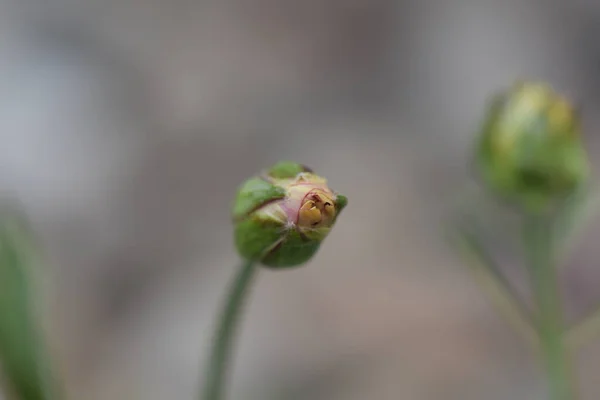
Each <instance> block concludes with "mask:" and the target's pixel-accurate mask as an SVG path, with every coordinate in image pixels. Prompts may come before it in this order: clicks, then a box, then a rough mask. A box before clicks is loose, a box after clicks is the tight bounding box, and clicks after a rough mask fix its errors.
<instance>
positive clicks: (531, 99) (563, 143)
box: [477, 83, 589, 212]
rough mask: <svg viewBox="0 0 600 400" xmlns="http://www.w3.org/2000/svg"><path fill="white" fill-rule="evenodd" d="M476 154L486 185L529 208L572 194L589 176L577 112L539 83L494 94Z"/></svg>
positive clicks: (537, 208) (543, 206)
mask: <svg viewBox="0 0 600 400" xmlns="http://www.w3.org/2000/svg"><path fill="white" fill-rule="evenodd" d="M477 156H478V166H479V169H480V172H481V173H482V176H483V179H484V181H485V183H486V184H487V185H488V186H489V187H490V188H491V189H492V190H493V191H495V192H496V193H497V194H499V195H500V196H502V197H504V198H508V199H510V200H511V201H516V202H517V203H519V204H520V205H521V206H522V207H524V208H525V209H526V210H528V211H531V212H540V211H543V210H545V209H547V208H548V207H549V206H551V205H552V204H555V203H556V201H560V200H561V199H564V198H565V197H567V196H568V195H570V194H572V193H573V192H574V191H575V190H576V188H577V187H579V186H580V185H581V184H582V183H585V182H586V180H587V178H588V175H589V165H588V159H587V155H586V152H585V149H584V147H583V143H582V140H581V127H580V121H579V117H578V115H577V112H576V111H575V110H574V108H573V107H572V106H571V104H570V103H569V102H568V101H567V100H566V99H565V98H563V97H562V96H560V95H559V94H557V93H556V92H555V91H553V89H552V88H550V87H548V86H546V85H544V84H540V83H519V84H517V85H515V86H514V87H512V88H511V89H510V90H508V91H506V92H504V93H501V94H500V95H497V96H496V97H495V98H494V100H493V102H492V104H491V106H490V108H489V109H488V111H487V115H486V119H485V122H484V125H483V128H482V131H481V136H480V141H479V148H478V153H477Z"/></svg>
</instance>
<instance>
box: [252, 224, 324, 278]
mask: <svg viewBox="0 0 600 400" xmlns="http://www.w3.org/2000/svg"><path fill="white" fill-rule="evenodd" d="M320 246H321V242H320V241H317V240H309V239H306V238H305V237H302V236H301V235H300V233H299V232H297V231H295V230H291V231H289V232H288V233H287V235H286V237H285V239H284V240H283V241H282V242H281V243H280V244H279V245H278V246H277V247H275V248H274V249H273V250H271V251H270V252H269V253H268V254H267V255H266V256H265V257H264V258H263V259H262V261H261V262H262V264H263V265H264V266H265V267H268V268H271V269H279V268H292V267H296V266H299V265H302V264H304V263H306V262H307V261H308V260H310V259H311V258H312V257H313V256H314V255H315V253H316V252H317V251H318V250H319V247H320Z"/></svg>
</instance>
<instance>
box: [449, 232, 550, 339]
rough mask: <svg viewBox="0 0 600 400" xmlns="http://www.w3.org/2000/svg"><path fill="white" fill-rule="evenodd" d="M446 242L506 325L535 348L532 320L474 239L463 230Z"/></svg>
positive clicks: (535, 337)
mask: <svg viewBox="0 0 600 400" xmlns="http://www.w3.org/2000/svg"><path fill="white" fill-rule="evenodd" d="M449 239H450V240H451V241H452V243H453V244H454V246H455V247H456V248H457V249H458V250H459V251H460V252H461V253H462V254H463V256H464V258H465V262H466V266H467V267H468V269H469V271H470V272H471V274H472V275H473V278H474V279H475V280H476V281H477V283H478V284H479V285H480V286H481V287H482V288H483V289H484V292H485V293H486V294H487V296H488V297H489V300H490V301H491V302H492V303H493V305H494V306H495V307H496V308H497V309H498V311H499V312H500V313H501V314H502V315H503V316H504V318H505V319H506V321H507V322H508V323H509V324H510V325H512V327H513V328H514V329H515V330H516V331H517V332H519V333H520V334H521V335H522V336H523V338H525V340H527V342H529V343H530V344H531V345H533V346H538V345H539V338H538V334H537V332H536V329H535V326H534V324H533V321H532V317H531V315H530V313H529V312H528V311H527V309H526V308H525V307H524V306H523V304H521V303H520V302H519V300H518V296H517V294H516V293H515V292H514V290H513V289H512V287H511V286H510V284H509V283H508V281H507V280H506V279H505V278H504V276H503V275H502V274H501V273H500V271H499V267H498V266H497V265H496V263H495V262H494V260H493V259H492V258H491V257H490V256H489V255H488V254H487V253H486V252H485V249H484V248H483V247H482V246H481V245H480V244H479V242H478V240H477V238H476V237H475V236H474V235H470V234H469V233H468V232H467V231H465V230H459V228H456V229H455V230H453V231H451V232H449Z"/></svg>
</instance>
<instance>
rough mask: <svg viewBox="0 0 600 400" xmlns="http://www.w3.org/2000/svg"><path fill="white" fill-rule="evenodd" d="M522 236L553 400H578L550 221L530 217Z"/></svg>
mask: <svg viewBox="0 0 600 400" xmlns="http://www.w3.org/2000/svg"><path fill="white" fill-rule="evenodd" d="M523 233H524V244H525V251H526V253H527V261H528V264H529V265H528V267H529V273H530V277H531V283H532V289H533V293H534V298H535V302H536V306H537V311H538V313H537V324H538V331H539V335H540V349H541V352H542V359H543V362H544V365H545V368H546V373H547V378H548V385H549V389H550V396H551V397H550V398H551V400H575V387H574V386H575V385H574V382H573V377H572V376H571V372H572V371H571V365H570V356H569V354H568V350H567V347H566V344H565V340H564V336H565V335H564V331H565V329H564V322H563V310H562V304H561V303H562V301H561V296H560V291H559V287H558V286H559V285H558V273H557V268H556V265H555V260H554V258H555V257H554V254H555V252H554V236H553V234H552V229H551V223H550V220H549V219H548V218H545V217H543V216H530V217H527V218H526V220H525V226H524V232H523Z"/></svg>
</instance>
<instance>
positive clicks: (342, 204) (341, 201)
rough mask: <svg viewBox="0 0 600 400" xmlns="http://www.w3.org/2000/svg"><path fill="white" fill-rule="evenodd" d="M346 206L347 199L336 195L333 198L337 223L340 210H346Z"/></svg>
mask: <svg viewBox="0 0 600 400" xmlns="http://www.w3.org/2000/svg"><path fill="white" fill-rule="evenodd" d="M347 205H348V198H347V197H346V196H344V195H342V194H338V195H337V196H336V197H335V220H334V223H335V221H337V218H338V217H339V216H340V213H341V212H342V210H343V209H344V208H346V206H347Z"/></svg>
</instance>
